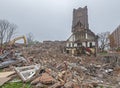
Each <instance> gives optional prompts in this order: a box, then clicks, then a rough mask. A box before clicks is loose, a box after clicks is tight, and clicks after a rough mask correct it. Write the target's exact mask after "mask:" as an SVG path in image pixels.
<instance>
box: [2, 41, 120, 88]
mask: <svg viewBox="0 0 120 88" xmlns="http://www.w3.org/2000/svg"><path fill="white" fill-rule="evenodd" d="M9 52H10V51H9ZM4 55H6V54H4ZM10 55H12V56H11V58H12V57H14V58H15V59H14V60H19V61H22V62H18V63H22V64H20V65H19V64H18V63H17V64H11V63H10V64H8V66H11V65H13V66H14V68H13V69H14V70H15V72H16V74H17V76H19V77H20V78H21V80H22V81H23V82H30V83H31V85H32V86H33V88H101V87H102V86H103V88H104V87H105V88H107V87H110V88H119V87H120V78H119V77H120V67H119V63H118V62H119V57H118V56H116V57H115V58H116V59H114V58H113V57H112V56H111V57H109V58H108V57H107V56H102V57H93V56H89V57H88V56H81V57H75V56H71V55H68V54H66V53H64V43H63V42H43V43H40V44H37V45H32V46H30V47H24V48H17V49H14V50H12V53H11V54H7V56H6V57H7V58H8V56H9V57H10ZM1 57H2V56H1ZM10 60H11V59H10ZM5 61H9V60H8V59H2V60H1V63H3V62H5ZM8 66H5V67H8ZM0 67H1V64H0ZM5 67H2V68H4V69H5Z"/></svg>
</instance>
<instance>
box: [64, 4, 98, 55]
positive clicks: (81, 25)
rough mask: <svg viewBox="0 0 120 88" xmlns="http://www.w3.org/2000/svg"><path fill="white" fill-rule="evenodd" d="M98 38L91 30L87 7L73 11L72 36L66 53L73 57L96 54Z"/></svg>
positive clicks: (68, 41)
mask: <svg viewBox="0 0 120 88" xmlns="http://www.w3.org/2000/svg"><path fill="white" fill-rule="evenodd" d="M97 45H98V43H97V36H96V35H95V34H94V33H93V32H92V31H91V30H90V29H89V24H88V11H87V6H85V7H84V8H81V7H80V8H78V9H74V10H73V22H72V35H71V36H70V37H69V38H68V39H67V43H66V51H67V53H70V54H72V55H81V54H83V53H84V54H91V53H93V54H96V49H97Z"/></svg>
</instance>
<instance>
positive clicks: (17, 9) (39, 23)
mask: <svg viewBox="0 0 120 88" xmlns="http://www.w3.org/2000/svg"><path fill="white" fill-rule="evenodd" d="M86 5H87V6H88V14H89V15H88V16H89V26H90V29H91V30H92V31H93V32H95V33H96V34H97V33H99V32H104V31H110V32H112V31H113V30H114V29H115V28H116V27H117V26H118V25H119V24H120V19H119V18H120V8H119V6H120V0H0V19H6V20H8V21H9V22H11V23H14V24H16V25H17V26H18V28H17V35H26V34H27V33H29V32H31V33H33V35H34V37H35V39H36V40H39V41H43V40H66V39H67V38H68V37H69V36H70V34H71V25H72V11H73V8H78V7H84V6H86Z"/></svg>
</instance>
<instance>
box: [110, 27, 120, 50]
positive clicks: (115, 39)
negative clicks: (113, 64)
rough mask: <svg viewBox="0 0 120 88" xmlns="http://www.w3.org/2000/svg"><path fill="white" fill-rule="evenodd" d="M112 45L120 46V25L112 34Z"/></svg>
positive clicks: (113, 47) (113, 46) (114, 47)
mask: <svg viewBox="0 0 120 88" xmlns="http://www.w3.org/2000/svg"><path fill="white" fill-rule="evenodd" d="M110 47H111V48H112V49H117V48H120V25H119V26H118V27H117V28H116V29H115V30H114V31H113V32H112V33H111V35H110Z"/></svg>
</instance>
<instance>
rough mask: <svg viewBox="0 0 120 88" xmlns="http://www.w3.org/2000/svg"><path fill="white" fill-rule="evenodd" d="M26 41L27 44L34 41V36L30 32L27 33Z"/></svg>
mask: <svg viewBox="0 0 120 88" xmlns="http://www.w3.org/2000/svg"><path fill="white" fill-rule="evenodd" d="M27 42H28V44H29V45H31V44H33V43H34V36H33V34H32V33H28V34H27Z"/></svg>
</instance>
